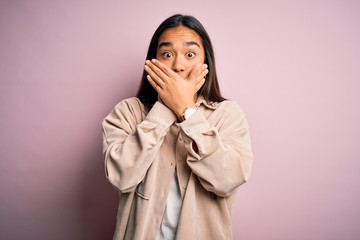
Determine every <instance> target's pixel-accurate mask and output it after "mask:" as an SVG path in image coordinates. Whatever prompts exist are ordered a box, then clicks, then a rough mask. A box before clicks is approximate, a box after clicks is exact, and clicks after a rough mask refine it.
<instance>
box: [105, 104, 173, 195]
mask: <svg viewBox="0 0 360 240" xmlns="http://www.w3.org/2000/svg"><path fill="white" fill-rule="evenodd" d="M160 116H161V117H160ZM175 120H176V116H175V115H174V113H173V112H172V111H171V110H170V109H168V108H167V107H166V106H165V105H163V104H162V103H160V102H156V103H155V104H154V106H153V107H152V108H151V110H150V111H149V113H148V114H147V115H146V117H145V113H144V109H143V106H142V104H141V103H140V101H139V100H138V99H136V98H132V99H127V100H124V101H122V102H120V103H119V104H117V105H116V106H115V108H114V109H113V111H112V112H111V113H110V114H109V115H108V116H107V117H106V118H105V119H104V120H103V122H102V127H103V154H104V159H105V175H106V177H107V179H108V180H109V181H110V182H111V184H112V185H114V186H115V187H116V188H117V189H118V190H119V191H120V192H131V191H134V190H135V188H136V186H137V185H138V184H139V183H140V182H141V181H142V180H143V178H144V176H145V174H146V171H147V170H148V168H149V167H150V166H151V164H152V162H153V160H154V159H155V157H156V156H157V154H158V152H159V149H160V146H161V144H162V142H163V140H164V136H165V135H166V134H167V132H168V130H169V127H170V126H171V124H172V123H173V122H174V121H175Z"/></svg>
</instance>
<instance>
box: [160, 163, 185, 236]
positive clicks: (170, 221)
mask: <svg viewBox="0 0 360 240" xmlns="http://www.w3.org/2000/svg"><path fill="white" fill-rule="evenodd" d="M181 205H182V199H181V193H180V188H179V184H178V181H177V174H176V170H175V173H174V177H173V179H172V181H171V186H170V190H169V196H168V198H167V202H166V208H165V213H164V216H163V219H162V222H161V225H160V231H159V233H158V235H157V238H156V240H170V239H175V236H176V229H177V225H178V221H179V217H180V211H181Z"/></svg>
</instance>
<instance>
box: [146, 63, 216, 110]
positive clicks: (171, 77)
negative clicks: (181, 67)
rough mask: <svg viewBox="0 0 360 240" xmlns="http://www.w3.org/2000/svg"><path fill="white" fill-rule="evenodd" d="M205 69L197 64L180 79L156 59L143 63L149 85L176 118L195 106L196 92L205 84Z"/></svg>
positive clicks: (202, 65)
mask: <svg viewBox="0 0 360 240" xmlns="http://www.w3.org/2000/svg"><path fill="white" fill-rule="evenodd" d="M207 67H208V66H207V65H206V64H203V63H197V64H195V65H194V66H193V68H192V69H191V71H190V72H189V74H188V76H187V77H186V78H182V77H181V76H180V75H179V74H177V73H176V72H174V71H173V70H171V69H170V68H169V67H168V66H166V65H165V64H163V63H162V62H160V61H158V60H156V59H152V60H151V61H149V60H147V61H146V63H145V71H146V72H147V73H148V74H149V75H148V76H147V79H148V81H149V83H150V84H151V85H152V86H153V87H154V89H155V90H156V91H157V93H158V94H159V97H160V99H161V100H162V101H163V102H164V104H165V105H166V106H167V107H169V108H170V109H171V110H172V111H173V112H174V113H175V114H176V115H177V116H180V115H181V114H182V113H183V112H184V111H185V109H186V108H187V107H192V106H194V105H195V101H196V99H197V92H198V91H199V89H200V88H201V87H202V85H203V84H204V83H205V77H206V74H207V73H208V72H209V70H208V69H207Z"/></svg>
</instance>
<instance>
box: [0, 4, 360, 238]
mask: <svg viewBox="0 0 360 240" xmlns="http://www.w3.org/2000/svg"><path fill="white" fill-rule="evenodd" d="M174 13H186V14H192V15H194V16H196V17H197V18H198V19H199V20H200V21H201V22H202V23H203V24H204V25H205V27H206V28H207V30H208V32H209V34H210V36H211V37H212V40H213V44H214V47H215V52H216V58H217V68H218V71H219V77H220V84H221V88H222V92H223V94H224V95H225V97H227V98H230V99H232V100H235V101H237V102H238V103H239V104H240V105H241V106H242V107H243V109H244V111H245V112H246V114H247V118H248V121H249V123H250V127H251V136H252V142H253V151H254V155H255V158H254V165H253V173H252V176H251V178H250V181H249V182H248V183H246V184H245V185H243V186H242V187H240V188H239V191H238V194H237V205H236V207H235V209H234V217H233V228H234V239H247V240H264V239H267V240H297V239H299V240H300V239H314V240H319V239H324V240H335V239H339V240H340V239H341V240H343V239H349V240H352V239H360V207H359V203H360V190H359V189H360V174H359V169H360V146H359V143H360V127H359V123H360V107H359V102H360V97H359V94H360V91H359V90H360V64H359V63H360V44H359V43H360V24H359V23H360V2H359V1H355V0H354V1H351V0H346V1H340V0H338V1H335V0H330V1H320V0H314V1H265V0H264V1H258V0H254V1H250V0H248V1H217V2H214V3H212V2H211V1H205V0H203V1H189V0H184V1H165V0H161V1H138V0H134V1H120V0H118V1H115V0H109V1H94V0H93V1H91V0H90V1H89V0H87V1H85V0H84V1H80V0H77V1H45V0H43V1H40V0H39V1H25V0H24V1H20V0H15V1H1V2H0V43H1V44H0V81H1V85H0V136H1V141H0V160H1V161H0V187H1V189H0V190H1V192H0V239H34V240H35V239H36V240H39V239H52V240H57V239H59V240H60V239H86V240H91V239H94V240H95V239H110V238H111V236H112V233H113V230H114V226H115V216H116V211H117V201H118V196H117V193H116V191H115V190H114V189H113V188H112V187H111V186H110V184H109V183H108V182H107V181H106V179H105V175H104V166H103V159H102V154H101V148H102V136H101V121H102V119H103V118H104V117H105V116H106V115H107V114H108V113H109V112H110V111H111V109H112V108H113V106H114V105H115V104H116V103H117V102H118V101H120V100H121V99H123V98H126V97H130V96H133V95H134V94H135V93H136V90H137V88H138V85H139V79H140V76H141V73H142V69H143V65H144V61H145V55H146V50H147V47H148V43H149V41H150V38H151V36H152V34H153V32H154V31H155V29H156V27H157V26H158V25H159V24H160V22H161V21H162V20H164V19H165V18H166V17H168V16H170V15H172V14H174Z"/></svg>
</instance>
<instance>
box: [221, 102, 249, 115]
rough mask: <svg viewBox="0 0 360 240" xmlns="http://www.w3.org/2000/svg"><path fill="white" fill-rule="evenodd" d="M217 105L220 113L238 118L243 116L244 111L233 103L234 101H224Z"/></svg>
mask: <svg viewBox="0 0 360 240" xmlns="http://www.w3.org/2000/svg"><path fill="white" fill-rule="evenodd" d="M217 104H218V108H219V109H221V110H222V111H224V112H226V113H228V114H231V115H238V116H239V115H240V116H244V115H245V114H244V111H243V109H242V108H241V106H240V105H239V104H238V103H237V102H235V101H231V100H224V101H222V102H219V103H217Z"/></svg>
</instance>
